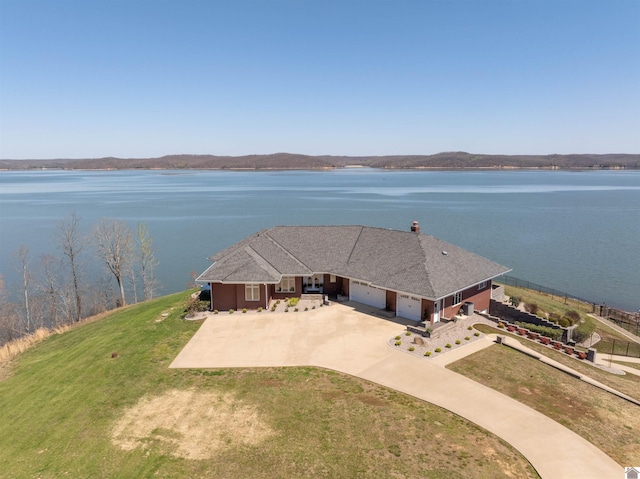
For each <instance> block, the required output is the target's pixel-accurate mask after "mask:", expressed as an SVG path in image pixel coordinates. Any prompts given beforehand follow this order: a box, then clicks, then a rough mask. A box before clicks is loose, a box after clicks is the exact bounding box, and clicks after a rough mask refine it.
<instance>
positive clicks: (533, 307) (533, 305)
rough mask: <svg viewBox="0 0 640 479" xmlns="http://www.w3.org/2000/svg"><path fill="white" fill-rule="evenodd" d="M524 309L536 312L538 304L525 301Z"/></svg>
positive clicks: (532, 312) (528, 311)
mask: <svg viewBox="0 0 640 479" xmlns="http://www.w3.org/2000/svg"><path fill="white" fill-rule="evenodd" d="M524 310H525V311H526V312H527V313H531V314H536V313H537V312H538V305H537V304H536V303H525V305H524Z"/></svg>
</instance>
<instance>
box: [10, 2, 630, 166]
mask: <svg viewBox="0 0 640 479" xmlns="http://www.w3.org/2000/svg"><path fill="white" fill-rule="evenodd" d="M282 151H286V152H292V153H305V154H312V155H319V154H331V155H343V154H344V155H388V154H433V153H437V152H441V151H469V152H474V153H494V154H550V153H640V0H604V1H600V0H598V1H591V0H571V1H566V0H553V1H544V0H540V1H518V0H502V1H480V0H478V1H461V0H451V1H444V0H441V1H432V0H424V1H404V0H388V1H376V0H368V1H364V0H360V1H355V0H342V1H337V0H335V1H333V0H325V1H314V0H295V1H294V0H229V1H215V0H213V1H205V0H197V1H193V0H180V1H178V0H153V1H152V0H129V1H119V0H77V1H69V0H46V1H44V0H40V1H35V0H0V158H16V159H19V158H86V157H104V156H118V157H152V156H161V155H165V154H177V153H191V154H217V155H242V154H252V153H275V152H282Z"/></svg>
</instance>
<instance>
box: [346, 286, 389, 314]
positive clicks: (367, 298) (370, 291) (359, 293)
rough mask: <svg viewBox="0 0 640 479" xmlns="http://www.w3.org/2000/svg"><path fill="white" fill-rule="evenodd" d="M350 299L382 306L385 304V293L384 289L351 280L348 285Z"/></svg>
mask: <svg viewBox="0 0 640 479" xmlns="http://www.w3.org/2000/svg"><path fill="white" fill-rule="evenodd" d="M349 292H350V297H349V299H350V300H351V301H356V302H358V303H363V304H367V305H369V306H373V307H376V308H380V309H382V308H384V307H385V306H386V300H387V294H386V291H385V290H384V289H380V288H376V287H373V286H369V285H368V284H365V283H361V282H358V281H351V284H350V285H349Z"/></svg>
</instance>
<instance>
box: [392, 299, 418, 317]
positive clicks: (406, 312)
mask: <svg viewBox="0 0 640 479" xmlns="http://www.w3.org/2000/svg"><path fill="white" fill-rule="evenodd" d="M421 308H422V301H421V300H420V298H416V297H415V296H409V295H407V294H399V295H398V302H397V307H396V315H398V316H401V317H403V318H407V319H411V320H413V321H420V319H422V311H421Z"/></svg>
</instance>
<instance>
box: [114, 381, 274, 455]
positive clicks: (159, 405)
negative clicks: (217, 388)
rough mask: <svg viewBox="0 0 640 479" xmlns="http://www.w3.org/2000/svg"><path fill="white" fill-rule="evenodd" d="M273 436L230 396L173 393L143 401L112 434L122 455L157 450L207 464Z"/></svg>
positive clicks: (251, 410) (251, 411)
mask: <svg viewBox="0 0 640 479" xmlns="http://www.w3.org/2000/svg"><path fill="white" fill-rule="evenodd" d="M271 434H273V431H272V430H271V428H270V427H269V426H268V425H267V424H266V423H265V421H263V420H262V419H261V418H260V416H259V414H258V412H257V409H256V408H254V407H252V406H250V405H247V404H244V403H243V402H242V401H239V400H237V399H236V398H235V396H233V395H232V394H222V393H218V392H203V391H194V390H187V391H181V390H177V389H173V390H170V391H167V392H165V393H164V394H162V395H159V396H154V397H143V398H142V399H140V400H139V401H138V403H137V404H135V405H134V406H133V407H131V408H129V409H127V410H126V411H125V412H124V414H123V415H122V417H121V418H120V419H119V420H118V421H117V422H116V424H115V426H114V428H113V430H112V440H113V443H114V444H115V445H117V446H118V447H120V448H121V449H124V450H133V449H136V448H141V449H150V448H151V447H157V448H159V449H160V450H161V451H162V452H164V453H168V454H171V455H173V456H176V457H182V458H185V459H209V458H211V457H213V456H215V455H216V454H217V453H218V452H220V451H221V450H224V449H227V448H231V447H236V446H238V445H246V446H253V445H257V444H259V443H260V442H262V441H263V440H264V439H266V438H267V437H269V436H270V435H271Z"/></svg>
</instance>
